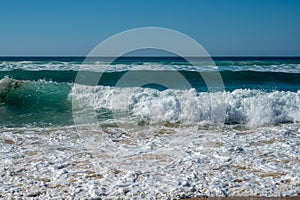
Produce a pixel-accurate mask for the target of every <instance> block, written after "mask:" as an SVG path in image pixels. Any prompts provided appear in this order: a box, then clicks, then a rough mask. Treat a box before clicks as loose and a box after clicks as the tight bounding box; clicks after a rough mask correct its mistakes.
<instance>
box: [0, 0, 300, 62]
mask: <svg viewBox="0 0 300 200" xmlns="http://www.w3.org/2000/svg"><path fill="white" fill-rule="evenodd" d="M0 7H1V12H0V24H1V29H0V55H2V56H6V55H11V56H13V55H15V56H28V55H35V56H38V55H48V56H54V55H56V56H66V55H77V56H78V55H83V56H84V55H87V54H88V53H89V52H90V51H91V50H92V49H93V48H94V47H95V46H96V45H97V44H98V43H99V42H101V41H103V40H104V39H106V38H108V37H110V36H111V35H113V34H116V33H118V32H121V31H125V30H128V29H131V28H137V27H145V26H157V27H164V28H170V29H174V30H177V31H180V32H182V33H185V34H187V35H188V36H190V37H192V38H194V39H195V40H197V41H198V42H199V43H200V44H201V45H202V46H203V47H204V48H205V49H206V50H207V51H208V53H209V54H211V55H214V56H224V55H225V56H226V55H229V56H235V55H237V56H245V55H256V56H270V55H283V56H300V1H298V0H149V1H142V0H128V1H124V0H119V1H117V0H87V1H84V0H81V1H79V0H77V1H76V0H64V1H62V0H43V1H38V0H27V1H24V0H2V1H0Z"/></svg>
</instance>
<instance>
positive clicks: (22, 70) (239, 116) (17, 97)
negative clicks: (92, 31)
mask: <svg viewBox="0 0 300 200" xmlns="http://www.w3.org/2000/svg"><path fill="white" fill-rule="evenodd" d="M82 61H83V58H1V59H0V80H1V82H0V86H1V87H0V97H1V98H0V101H1V102H0V126H2V127H19V126H42V127H45V126H46V127H47V126H66V125H67V126H68V125H72V124H74V121H73V117H72V114H73V110H72V98H74V96H72V95H74V92H72V87H73V86H74V82H75V79H76V76H77V72H78V70H79V69H80V66H81V63H82ZM85 64H88V65H89V68H88V69H89V70H88V72H87V73H90V74H94V75H97V74H99V73H103V75H102V77H101V79H100V80H99V82H98V84H97V86H95V85H93V86H87V85H82V87H83V88H84V87H86V89H85V91H87V94H88V95H90V97H91V99H90V102H88V105H89V106H91V107H93V108H94V109H95V110H96V113H97V117H98V119H99V120H100V121H101V122H106V121H109V120H111V119H112V118H114V119H115V118H116V117H114V116H113V114H114V113H116V112H117V113H118V112H119V113H122V112H124V110H122V109H120V108H119V107H120V106H121V104H120V105H119V103H118V102H117V103H114V105H113V106H112V105H108V103H107V102H109V101H111V96H109V95H111V94H115V93H118V94H122V93H124V94H125V93H128V91H127V90H126V88H123V89H122V88H119V87H115V85H116V84H117V83H118V81H119V80H120V78H121V77H123V76H124V74H126V73H127V72H128V71H133V73H135V72H143V73H144V74H147V73H154V74H155V73H157V74H163V76H164V77H168V76H169V74H170V72H171V71H176V72H178V73H180V74H181V75H183V77H184V78H185V79H186V80H187V81H188V82H189V83H190V85H191V86H192V88H193V89H186V90H183V91H176V90H173V89H169V90H168V89H167V88H166V87H164V86H161V85H158V84H148V85H143V86H142V87H141V86H136V88H135V89H134V91H135V92H134V95H131V96H130V99H129V101H130V102H129V104H130V105H129V107H128V108H127V109H126V112H127V115H129V116H130V117H132V119H134V120H136V123H140V122H141V121H142V122H146V123H150V124H151V123H152V122H153V123H155V122H157V121H159V120H164V121H169V122H171V123H178V122H186V121H192V122H201V121H209V120H210V116H209V112H207V113H206V112H205V111H203V110H205V108H206V107H209V106H210V103H211V102H210V100H209V98H206V99H203V98H202V97H204V96H205V95H207V93H208V89H207V86H206V83H205V82H204V80H203V78H202V76H201V75H200V74H199V72H201V74H202V75H203V74H210V73H213V72H214V71H215V68H214V67H213V66H211V63H209V62H206V61H199V62H197V66H191V65H190V64H189V63H187V62H186V61H184V60H182V59H179V58H123V59H119V60H117V61H115V62H114V63H113V64H109V63H107V62H105V61H101V62H100V61H95V62H90V63H85ZM215 64H216V66H218V70H219V71H220V74H221V77H222V79H223V82H224V86H225V92H224V94H225V104H226V105H225V106H226V120H225V123H226V124H232V123H234V124H236V123H237V124H247V123H250V122H251V120H252V119H253V118H254V117H257V116H252V115H251V113H252V112H254V111H253V109H257V110H256V112H263V113H265V115H263V116H261V117H262V118H264V119H256V120H258V121H266V122H265V124H278V123H279V124H280V123H287V122H288V123H293V122H298V121H300V105H299V102H300V95H299V86H300V59H298V58H255V59H254V58H241V59H240V60H239V59H237V58H222V59H221V58H219V59H216V60H215ZM85 69H87V68H85ZM103 69H105V70H103ZM5 80H6V81H5ZM7 80H9V81H8V82H9V83H5V82H7ZM175 81H176V80H175ZM91 87H92V88H93V89H91ZM89 90H90V92H89ZM136 91H138V92H136ZM191 94H192V95H191ZM76 95H77V97H78V94H76ZM188 95H190V97H191V98H190V99H188V98H186V99H184V98H183V97H186V96H188ZM95 96H96V100H95V99H93V98H92V97H95ZM141 96H143V97H141ZM145 96H146V97H147V98H146V97H145ZM170 99H171V100H170ZM195 99H196V100H195ZM123 100H124V99H119V100H117V101H120V102H121V101H123ZM182 101H183V102H182ZM165 102H167V104H168V103H170V102H171V103H172V102H173V104H172V105H167V104H166V103H165ZM174 102H175V103H174ZM176 102H177V103H176ZM195 102H196V104H197V105H196V104H195ZM255 102H256V103H255ZM155 103H156V104H155ZM259 103H260V104H259ZM183 104H189V105H190V107H192V108H194V109H196V110H197V112H195V114H194V115H195V116H192V117H186V116H185V115H184V113H185V112H186V111H184V110H183V107H184V106H182V105H183ZM255 104H257V107H253V106H252V105H255ZM155 105H156V107H155ZM147 106H148V108H150V107H151V106H154V107H153V108H152V107H151V110H152V111H150V113H149V111H147V112H146V111H144V110H143V109H144V108H145V107H147ZM149 106H150V107H149ZM251 106H252V107H251ZM157 107H159V108H160V109H158V110H155V109H154V108H157ZM269 107H270V108H269ZM266 108H268V110H267V111H266ZM154 110H155V111H154ZM151 112H153V113H151ZM258 118H259V117H258ZM265 118H267V120H266V119H265ZM269 118H270V119H269ZM116 120H118V119H116ZM119 120H124V119H123V118H122V119H121V118H120V119H119ZM265 124H264V123H262V124H259V125H265Z"/></svg>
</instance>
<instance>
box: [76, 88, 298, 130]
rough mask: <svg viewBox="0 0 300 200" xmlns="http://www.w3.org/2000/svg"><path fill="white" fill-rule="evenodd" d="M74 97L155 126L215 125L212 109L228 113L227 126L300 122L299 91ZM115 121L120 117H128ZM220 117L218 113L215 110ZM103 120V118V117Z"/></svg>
mask: <svg viewBox="0 0 300 200" xmlns="http://www.w3.org/2000/svg"><path fill="white" fill-rule="evenodd" d="M71 97H72V98H73V99H74V100H76V102H77V104H81V103H82V104H83V103H84V106H83V108H86V107H90V108H92V110H100V109H107V110H110V111H112V112H114V113H115V114H116V115H115V120H116V121H118V120H119V121H121V120H125V121H126V120H128V119H130V118H136V119H138V120H143V121H147V122H149V123H152V124H155V123H158V122H162V121H164V122H165V121H166V122H171V123H182V124H188V123H199V122H210V123H214V122H213V115H214V114H215V113H212V106H214V108H219V109H220V110H219V111H221V110H222V108H224V106H225V109H226V116H224V120H225V123H226V124H235V123H238V124H245V125H246V126H249V127H258V126H264V125H270V124H279V123H286V122H299V121H300V91H298V92H290V91H287V92H283V91H273V92H264V91H261V90H244V89H238V90H234V91H233V92H224V93H220V92H219V93H207V92H196V91H195V89H190V90H172V89H168V90H164V91H158V90H155V89H150V88H118V87H106V86H97V87H91V86H82V85H78V87H74V88H73V91H72V93H71ZM126 112H127V115H126V117H125V118H116V116H117V113H126ZM215 112H216V113H218V109H215ZM100 117H101V116H100Z"/></svg>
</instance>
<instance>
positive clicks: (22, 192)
mask: <svg viewBox="0 0 300 200" xmlns="http://www.w3.org/2000/svg"><path fill="white" fill-rule="evenodd" d="M83 65H84V69H85V70H87V71H88V73H92V74H98V73H101V75H102V76H101V79H100V80H99V82H98V83H97V84H96V85H89V84H80V83H78V82H76V76H77V74H78V71H79V70H80V69H81V68H82V66H83ZM215 65H216V66H217V67H218V68H217V69H218V71H219V72H220V75H221V77H222V80H223V82H224V91H216V92H211V91H209V88H208V86H207V85H206V82H205V81H204V79H203V77H202V75H205V74H208V75H209V74H210V73H214V72H215V71H216V68H215V66H212V65H211V63H209V62H205V61H199V62H196V65H195V64H194V65H191V64H190V63H188V62H187V61H185V60H184V59H181V58H149V57H146V58H122V59H118V60H116V61H115V62H114V63H108V62H106V61H105V60H101V61H99V60H97V61H93V62H84V63H83V58H1V61H0V127H1V130H0V156H1V161H2V162H1V164H0V165H1V168H0V170H1V171H0V176H1V178H0V197H7V196H11V197H16V196H19V197H20V196H39V197H49V198H50V197H60V198H62V197H69V196H73V197H75V198H78V199H80V198H84V197H102V198H107V199H111V198H121V199H123V198H127V199H131V198H135V197H136V198H150V197H154V198H183V197H201V196H228V195H229V196H232V195H235V196H236V195H239V196H245V195H246V196H247V195H261V196H286V195H299V194H300V189H299V188H300V177H299V174H300V173H299V172H300V167H299V166H300V147H299V144H300V129H299V128H300V126H299V121H300V90H299V86H300V60H299V59H298V58H253V57H252V58H216V59H215ZM103 69H105V70H103ZM129 71H130V72H131V73H132V74H133V75H135V73H136V75H137V76H138V74H140V73H142V74H145V75H146V76H147V74H151V75H153V76H156V74H157V75H163V76H164V77H168V76H172V74H173V73H174V72H176V73H178V74H180V75H182V77H184V79H186V80H187V81H188V82H189V84H190V86H191V87H190V88H178V89H176V88H167V87H165V86H163V85H159V84H155V83H151V84H145V85H136V86H130V87H126V86H120V85H118V81H120V80H121V78H122V77H124V75H125V74H126V73H127V72H129ZM199 72H200V73H199ZM179 85H180V82H179ZM212 99H213V101H212ZM74 102H75V104H76V105H75V106H74ZM212 106H214V108H216V110H215V111H216V112H218V109H219V108H220V113H221V110H224V119H223V121H221V122H220V121H215V120H214V119H213V116H212ZM91 114H92V115H93V116H94V118H95V119H97V122H96V124H95V123H94V122H93V121H92V122H91V120H90V119H91ZM79 122H80V123H79Z"/></svg>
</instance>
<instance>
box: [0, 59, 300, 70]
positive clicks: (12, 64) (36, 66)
mask: <svg viewBox="0 0 300 200" xmlns="http://www.w3.org/2000/svg"><path fill="white" fill-rule="evenodd" d="M216 63H217V66H218V68H216V65H215V64H213V63H211V62H209V63H208V62H198V63H197V62H196V63H193V64H194V65H191V64H188V63H184V62H181V63H176V62H174V63H168V64H164V63H159V62H136V63H134V62H133V63H115V64H113V65H111V64H110V63H108V62H100V61H94V62H85V63H81V62H63V61H43V62H42V61H2V62H1V63H0V71H11V70H15V69H22V70H29V71H40V70H57V71H68V70H73V71H78V70H79V69H81V70H88V71H95V72H104V71H107V72H116V71H127V70H186V71H200V72H202V71H215V70H219V71H227V70H229V71H259V72H285V73H299V72H300V64H298V63H270V64H264V62H261V63H257V62H254V63H253V64H251V61H250V62H248V63H243V62H233V63H232V64H230V63H226V62H224V63H219V64H218V62H216Z"/></svg>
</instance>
